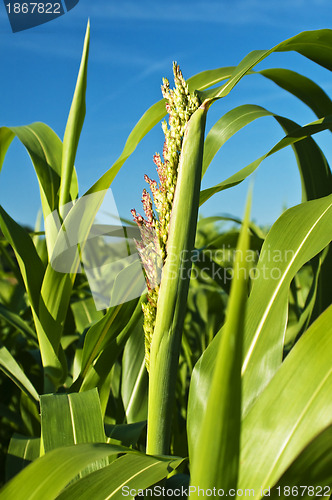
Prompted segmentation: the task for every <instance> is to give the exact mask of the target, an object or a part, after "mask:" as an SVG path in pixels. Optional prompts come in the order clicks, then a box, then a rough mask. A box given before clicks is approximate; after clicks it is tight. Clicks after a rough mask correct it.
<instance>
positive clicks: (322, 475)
mask: <svg viewBox="0 0 332 500" xmlns="http://www.w3.org/2000/svg"><path fill="white" fill-rule="evenodd" d="M88 50H89V26H88V29H87V34H86V39H85V44H84V49H83V56H82V62H81V67H80V71H79V75H78V81H77V85H76V90H75V94H74V98H73V103H72V106H71V110H70V113H69V118H68V122H67V125H66V129H65V134H64V139H63V142H61V140H60V139H59V138H58V137H57V136H56V134H55V133H54V132H53V131H52V130H51V129H50V128H49V127H47V126H46V125H45V124H42V123H34V124H31V125H28V126H22V127H10V128H9V127H3V128H1V130H0V150H1V166H2V162H3V161H4V159H5V155H6V151H7V149H8V148H9V146H10V143H11V141H12V140H13V138H14V137H15V136H16V137H18V139H19V140H20V141H21V142H22V144H23V145H24V146H25V148H26V149H27V152H28V153H29V155H30V157H31V160H32V164H33V166H34V168H35V171H36V174H37V177H38V181H39V185H40V192H41V202H42V211H43V218H44V226H45V233H41V232H40V231H39V227H36V229H35V231H33V232H30V233H29V232H27V231H26V229H24V228H23V227H21V226H20V225H19V224H17V223H16V222H15V221H14V220H13V219H12V218H11V217H10V216H9V214H7V213H6V211H5V210H4V209H3V208H2V207H0V227H1V231H2V235H3V236H2V237H1V241H0V251H1V254H0V255H1V260H0V271H1V290H0V328H1V338H0V341H1V347H0V366H1V368H2V370H3V372H4V373H5V374H6V376H8V377H9V378H11V379H12V381H13V382H14V383H15V384H16V387H17V388H16V389H11V392H10V395H9V396H8V399H7V401H6V403H7V408H5V407H3V408H1V411H2V413H1V418H2V422H3V423H4V428H5V429H6V435H5V436H1V437H3V443H2V450H3V451H5V440H6V439H7V437H8V434H9V433H11V432H16V434H14V436H13V437H12V438H11V441H10V444H9V449H8V456H7V474H6V479H7V480H8V479H11V478H12V479H11V480H10V481H9V482H7V483H6V484H5V486H4V487H3V489H2V490H1V495H2V498H4V499H7V498H8V499H15V500H17V499H20V498H22V499H23V498H24V499H32V498H37V499H38V498H40V499H41V498H43V499H47V498H49V499H54V498H61V499H62V498H63V499H65V498H70V499H74V498H80V499H81V498H83V499H84V498H91V496H93V498H101V499H106V498H110V497H112V498H117V497H118V498H121V497H122V496H123V491H122V487H124V486H127V487H130V488H134V489H136V491H137V490H138V489H142V490H143V489H145V488H148V487H150V486H152V485H154V484H156V483H157V482H159V481H164V482H163V483H162V484H163V485H164V486H165V487H169V488H173V489H174V488H177V487H179V486H180V485H187V486H188V485H189V483H190V485H191V496H193V497H195V496H198V493H197V490H196V491H194V487H195V486H196V487H197V486H198V487H200V488H204V489H213V488H214V487H215V488H219V489H224V490H225V492H226V490H229V489H234V490H235V489H240V490H242V491H243V490H245V489H252V490H254V492H255V494H254V497H255V498H261V497H262V496H263V491H262V490H266V489H271V491H270V492H271V496H275V497H278V496H279V497H280V496H281V497H286V496H288V492H289V491H293V493H292V494H294V495H295V491H296V490H295V489H294V490H292V488H299V487H301V488H302V490H301V493H302V495H301V496H303V497H304V498H309V497H310V496H313V495H312V491H313V490H312V488H314V493H315V494H317V495H318V494H319V493H320V492H323V491H327V490H324V488H325V487H331V486H332V477H331V473H330V470H331V462H332V454H331V449H332V443H331V436H332V434H331V426H332V419H331V405H332V402H331V398H330V389H331V380H332V379H331V367H330V358H331V351H332V340H331V339H332V335H331V333H332V331H331V330H332V327H331V324H332V322H331V319H332V318H331V316H332V306H331V305H330V304H331V297H330V294H329V285H330V279H331V277H332V261H331V258H332V256H331V250H330V246H329V245H330V242H331V229H330V228H331V224H332V208H331V207H332V194H331V193H332V189H331V188H332V178H331V171H330V167H329V165H328V162H327V159H326V157H325V155H324V153H323V152H322V151H321V149H320V148H319V147H318V145H317V144H316V142H315V141H314V139H313V137H312V136H313V135H314V134H316V133H318V132H321V131H323V130H330V129H331V116H332V101H331V100H330V98H329V97H328V95H327V94H326V93H325V92H324V91H323V90H322V89H321V88H320V87H318V86H317V85H316V84H315V83H314V82H313V81H311V80H309V79H308V78H306V77H304V76H302V75H299V74H298V73H295V72H294V71H290V70H284V69H270V70H262V71H259V72H257V73H256V74H259V75H261V76H263V77H264V78H267V79H269V80H271V81H273V82H274V83H275V84H277V85H279V87H281V88H283V89H284V90H285V91H288V92H290V93H292V94H293V95H294V96H296V97H298V98H299V99H300V100H302V101H303V102H304V103H305V104H306V105H307V106H309V107H310V108H311V109H312V111H313V112H314V113H315V114H316V115H317V120H316V121H314V122H312V123H310V124H308V125H305V126H300V125H298V124H297V123H295V122H293V121H291V120H289V119H288V118H285V117H282V116H279V115H276V114H274V113H271V112H269V111H267V110H266V109H264V108H261V107H259V106H253V105H242V106H240V107H237V108H235V109H233V110H231V111H229V112H228V113H226V114H225V115H224V116H222V117H221V118H220V119H219V120H218V121H217V123H216V124H215V125H214V126H213V127H212V128H211V130H210V131H209V132H208V134H207V136H206V138H205V139H204V134H205V118H206V114H207V112H208V109H209V107H210V106H211V105H215V104H214V103H215V102H217V101H218V100H219V99H220V98H223V97H226V96H227V95H228V94H229V92H230V91H231V90H232V89H233V88H234V87H235V86H236V85H237V84H238V83H239V82H240V81H241V79H242V78H243V77H244V76H247V75H250V74H253V73H254V70H253V68H254V67H255V65H256V64H257V63H259V62H261V61H262V60H264V58H266V57H267V56H269V55H270V54H271V53H272V52H275V51H279V52H284V51H290V50H294V51H297V52H298V53H300V54H302V55H303V56H305V57H307V58H309V59H311V60H312V61H314V62H315V63H317V64H319V65H321V66H322V67H324V68H326V69H327V70H329V71H331V70H332V32H331V31H330V30H319V31H313V32H305V33H301V34H299V35H297V36H295V37H293V38H291V39H289V40H286V41H285V42H282V43H280V44H278V45H277V46H276V47H274V48H273V49H271V50H267V51H263V50H260V51H255V52H252V53H250V54H249V55H248V56H246V57H245V58H244V59H243V61H241V62H240V64H239V65H238V66H237V67H234V68H233V67H232V68H219V69H216V70H209V71H205V72H203V73H200V74H198V75H196V76H194V77H192V78H190V79H189V80H188V85H189V91H190V93H191V97H190V95H189V97H188V99H193V100H195V103H196V105H195V106H193V109H191V112H190V116H187V117H186V119H185V120H184V123H181V134H182V133H184V138H183V139H182V136H181V138H180V142H179V145H178V146H177V149H176V151H175V153H177V154H178V156H179V166H178V171H177V175H176V177H177V179H176V186H175V195H174V201H173V204H172V205H171V206H169V207H168V208H167V210H169V211H170V212H168V213H169V215H170V224H169V228H167V227H164V228H163V229H162V231H160V230H159V229H158V224H159V223H161V219H159V218H158V217H155V218H154V219H153V217H152V218H151V219H148V222H150V227H151V228H152V229H153V230H156V234H157V237H158V238H159V240H158V238H157V241H159V243H160V237H163V236H164V234H165V235H166V241H167V246H166V253H163V252H161V258H162V259H163V260H164V262H163V269H162V275H161V283H160V289H159V293H158V298H157V300H156V301H155V302H156V303H155V304H153V306H154V308H155V306H156V310H155V311H154V313H153V314H155V318H153V321H152V323H151V325H150V327H151V328H150V329H147V328H146V318H145V319H143V312H142V304H143V309H145V310H146V308H147V306H146V305H145V306H144V304H146V298H145V296H144V295H142V296H141V297H140V298H131V300H125V299H126V297H127V298H128V294H129V293H130V290H128V286H127V283H128V281H127V280H126V279H125V278H126V277H127V276H128V273H129V276H131V281H132V286H134V284H135V282H136V276H135V268H134V265H133V264H130V265H129V266H127V267H124V268H123V269H119V271H118V275H117V276H116V278H115V282H116V284H117V285H118V288H117V293H119V297H121V299H123V300H119V301H118V302H117V303H116V305H114V303H115V302H112V304H113V305H112V306H111V307H109V308H107V309H105V310H97V309H96V307H95V304H94V301H93V297H92V296H91V290H90V288H89V284H88V282H87V276H86V274H84V272H83V271H82V270H81V271H82V272H81V274H78V269H79V265H80V260H79V258H80V256H81V255H82V254H83V252H84V251H86V250H87V249H88V248H89V244H88V234H89V231H90V229H91V226H92V224H93V221H94V218H95V215H96V213H97V212H98V209H99V207H100V206H101V203H102V201H103V198H104V196H105V193H106V191H107V189H108V188H109V186H110V185H111V183H112V181H113V179H114V178H115V176H116V174H117V173H118V171H119V170H120V168H121V167H122V165H123V164H124V162H125V160H126V159H127V158H128V157H129V156H130V155H131V154H132V153H133V152H134V150H135V148H136V146H137V144H138V143H139V142H140V140H141V139H142V138H143V137H144V136H145V135H146V134H147V133H148V132H149V131H150V130H151V129H152V128H153V127H154V126H155V125H156V124H158V123H159V122H160V120H161V119H162V118H163V116H164V115H165V113H166V110H165V100H164V99H163V100H162V101H159V102H158V103H156V104H154V105H153V106H152V107H151V108H150V109H149V110H147V112H146V113H145V114H144V115H143V116H142V118H141V119H140V120H139V122H138V123H137V125H136V126H135V128H134V130H133V131H132V133H131V134H130V136H129V138H128V140H127V142H126V145H125V148H124V150H123V152H122V154H121V156H120V158H119V159H118V160H117V161H116V162H115V164H114V165H113V166H112V167H111V169H109V170H108V171H107V172H106V173H105V174H104V175H103V176H102V177H101V178H100V179H99V180H98V181H97V182H96V183H95V184H94V185H93V186H92V187H91V188H90V189H89V190H88V191H87V193H85V195H84V196H82V197H81V198H79V199H78V187H77V177H76V171H75V168H74V162H75V156H76V151H77V147H78V142H79V136H80V132H81V129H82V125H83V121H84V115H85V89H86V80H87V61H88ZM176 77H177V78H180V77H179V73H178V72H177V73H176ZM222 82H224V83H222ZM176 83H177V82H176ZM220 83H222V85H221V86H217V87H216V85H218V84H220ZM164 85H165V83H164ZM164 90H165V88H164ZM165 94H166V98H167V97H168V96H169V94H168V93H167V92H165ZM193 96H195V97H193ZM173 104H174V103H173ZM174 106H175V108H176V106H177V104H176V102H175V104H174ZM168 111H169V108H168ZM173 112H174V110H173ZM171 113H172V111H171ZM263 116H271V117H273V118H274V119H275V120H276V121H277V122H278V123H279V124H280V126H281V127H282V129H283V131H284V133H285V136H284V137H283V138H282V139H281V140H280V141H279V142H278V143H277V144H276V145H275V146H274V147H273V148H272V149H271V150H270V151H268V152H267V153H266V154H265V155H264V156H262V157H261V158H259V159H257V160H256V161H254V162H253V163H251V164H250V165H248V166H246V167H244V168H242V169H241V170H240V171H238V172H236V173H235V174H234V175H232V176H231V177H230V178H228V179H226V180H224V181H222V182H220V183H218V184H216V185H215V186H213V187H211V188H209V189H206V190H203V191H200V181H201V177H202V176H203V175H204V174H205V172H206V170H207V168H208V166H209V164H210V163H211V161H212V159H213V158H214V156H215V155H216V153H217V152H218V150H219V149H220V148H221V146H222V145H223V144H224V143H225V142H226V141H227V140H228V139H229V138H230V137H232V135H234V134H235V133H236V132H237V131H238V130H240V129H241V128H243V127H244V126H246V125H247V124H249V123H251V122H252V121H253V120H255V119H258V118H260V117H263ZM173 125H174V124H173ZM287 146H291V147H292V149H293V151H294V154H295V158H296V161H297V164H298V168H299V171H300V175H301V180H302V191H303V202H302V203H301V204H300V205H298V206H296V207H293V208H291V209H289V210H287V211H286V212H284V213H283V214H282V215H281V217H280V218H279V219H278V220H277V221H276V222H275V223H274V224H273V226H272V227H271V228H270V229H269V231H268V232H267V234H266V233H265V232H264V231H262V230H261V229H260V228H257V227H256V226H255V225H254V224H253V223H251V222H250V220H249V208H247V211H246V216H245V218H244V222H243V223H242V221H238V220H233V221H232V222H233V223H234V224H240V225H241V226H242V228H241V230H238V229H236V227H233V229H232V230H230V231H220V230H219V229H218V227H217V225H216V224H217V223H218V222H220V219H218V218H212V219H207V220H204V219H203V220H199V221H198V223H197V214H198V208H199V206H200V205H202V204H203V203H204V202H205V201H206V200H207V199H208V198H209V197H211V196H212V195H214V194H215V193H217V192H220V191H222V190H224V189H228V188H231V187H233V186H235V185H237V184H239V183H240V182H242V181H243V180H244V179H245V178H247V177H248V176H249V175H250V174H251V173H252V172H254V171H255V169H256V168H258V166H259V165H260V164H261V163H262V162H263V160H264V159H265V158H266V157H268V156H270V155H272V154H275V153H277V152H278V151H280V150H281V149H282V148H284V147H287ZM180 149H181V154H180ZM173 174H174V172H173ZM150 185H151V186H152V187H153V185H152V183H151V182H150ZM143 198H144V197H143ZM145 208H147V209H148V213H149V214H150V215H151V210H152V201H151V199H150V198H149V197H148V196H147V194H146V195H145ZM157 211H158V207H157ZM82 213H83V214H84V217H82ZM160 214H164V212H162V211H159V215H160ZM136 217H137V215H136ZM165 220H166V219H165ZM141 223H142V221H141ZM142 224H143V223H142ZM143 225H144V224H143ZM72 227H77V228H78V229H77V238H76V240H75V241H76V242H79V245H78V250H77V248H76V247H75V251H74V252H72V254H70V255H71V258H70V266H69V269H68V268H66V270H65V272H60V271H59V269H58V270H57V265H58V261H57V260H56V258H54V255H55V256H57V255H59V253H60V254H61V252H60V251H59V250H61V249H63V248H66V249H67V247H65V243H67V241H66V238H67V236H68V235H69V231H68V228H72ZM125 228H126V231H127V232H129V231H130V230H132V226H131V225H130V224H129V223H127V224H126V226H125ZM158 231H159V232H158ZM238 237H239V238H238ZM127 243H128V252H129V253H131V252H132V250H133V249H132V247H130V245H131V242H130V241H129V240H128V241H127ZM164 243H165V241H164ZM226 244H227V246H228V248H229V249H231V250H232V251H234V252H236V258H235V260H234V262H233V259H232V255H226V254H225V253H223V252H220V251H219V250H223V249H224V248H225V245H226ZM100 245H101V252H102V253H103V252H104V253H105V251H106V250H107V249H106V250H105V248H104V247H103V243H102V242H101V243H100ZM161 246H162V245H161ZM10 247H11V248H12V249H13V251H14V254H11V253H10ZM58 251H59V253H57V252H58ZM273 252H275V254H274V253H273ZM104 253H103V255H104ZM231 254H233V252H231ZM277 254H278V255H279V256H281V258H279V259H274V258H273V255H277ZM248 255H250V256H251V258H250V260H249V259H247V258H246V257H247V256H248ZM271 255H272V257H271ZM170 256H171V257H172V258H169V257H170ZM184 256H190V258H186V259H185V258H184ZM193 256H195V258H194V257H193ZM59 261H60V260H59ZM67 264H68V263H67ZM192 265H193V270H194V271H195V270H196V271H197V272H198V278H197V279H192V280H191V281H190V272H191V268H192ZM174 270H175V273H174ZM216 270H217V271H218V273H216ZM182 271H184V273H182ZM183 276H184V278H183ZM150 285H151V283H150ZM129 288H130V287H129ZM149 288H150V289H149V290H148V297H149V293H150V299H151V297H152V295H151V293H152V294H153V293H154V292H153V289H154V288H155V286H150V287H149ZM153 297H154V298H155V296H154V295H153ZM152 302H153V301H152ZM150 303H151V302H150ZM288 318H289V319H288ZM144 321H145V323H144V325H145V334H146V333H147V331H148V332H151V333H152V336H150V334H149V335H147V337H148V341H149V342H151V346H148V347H150V354H149V358H148V364H149V374H148V373H147V371H146V368H145V358H146V353H145V350H144V332H143V322H144ZM148 380H149V384H148ZM1 384H2V385H4V384H7V386H8V381H7V379H6V378H2V379H1ZM8 387H14V386H13V385H12V386H8ZM303 387H305V391H304V390H303ZM146 420H147V421H148V429H147V447H146V445H145V441H146V439H145V426H146V425H145V423H146ZM186 427H187V428H186ZM240 437H241V439H240ZM267 442H268V443H269V445H268V446H267V445H266V443H267ZM187 456H188V457H189V461H188V460H187V461H186V460H185V459H184V458H179V457H187ZM31 462H32V463H31ZM22 469H23V470H22ZM14 476H15V477H14ZM286 487H289V488H290V489H289V490H287V488H286ZM305 487H307V488H305ZM309 487H310V488H309ZM285 488H286V489H285ZM319 488H321V489H320V490H319ZM131 496H133V495H131ZM238 496H241V493H240V492H239V493H238Z"/></svg>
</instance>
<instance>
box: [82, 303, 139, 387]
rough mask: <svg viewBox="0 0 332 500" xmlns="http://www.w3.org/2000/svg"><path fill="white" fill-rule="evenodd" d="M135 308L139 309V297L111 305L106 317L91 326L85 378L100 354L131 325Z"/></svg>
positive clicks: (83, 358)
mask: <svg viewBox="0 0 332 500" xmlns="http://www.w3.org/2000/svg"><path fill="white" fill-rule="evenodd" d="M135 310H136V311H137V299H133V300H131V301H130V302H125V303H123V304H119V305H117V306H114V307H110V308H109V310H108V311H107V313H106V314H105V315H104V317H103V318H102V319H100V320H99V321H98V322H97V323H95V324H93V325H92V326H91V327H90V328H89V330H88V331H87V333H86V336H85V341H84V346H83V356H82V366H81V374H82V377H83V378H84V377H85V376H86V374H87V372H88V369H89V368H90V366H91V365H92V363H93V361H94V360H95V359H96V357H97V356H98V354H99V353H100V352H101V351H102V350H103V349H104V348H105V347H106V345H107V344H108V343H110V342H112V341H113V340H114V339H115V338H116V337H117V336H118V335H119V334H120V333H121V332H122V331H123V329H124V328H125V327H126V326H127V325H129V323H130V319H131V317H132V316H133V313H134V311H135ZM138 312H140V309H138ZM138 312H137V314H138ZM136 316H137V315H135V319H136ZM131 324H132V323H131Z"/></svg>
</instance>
